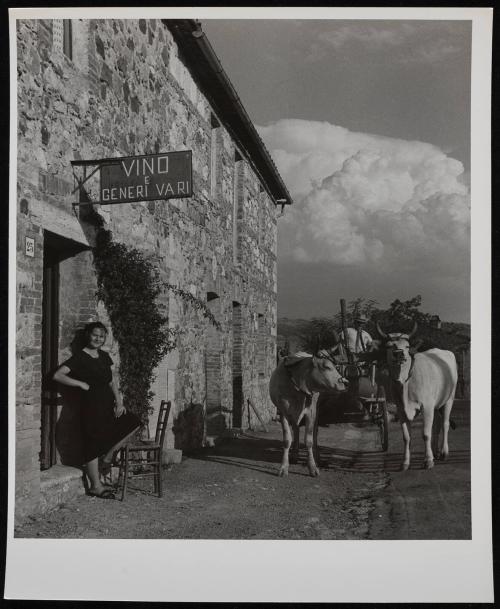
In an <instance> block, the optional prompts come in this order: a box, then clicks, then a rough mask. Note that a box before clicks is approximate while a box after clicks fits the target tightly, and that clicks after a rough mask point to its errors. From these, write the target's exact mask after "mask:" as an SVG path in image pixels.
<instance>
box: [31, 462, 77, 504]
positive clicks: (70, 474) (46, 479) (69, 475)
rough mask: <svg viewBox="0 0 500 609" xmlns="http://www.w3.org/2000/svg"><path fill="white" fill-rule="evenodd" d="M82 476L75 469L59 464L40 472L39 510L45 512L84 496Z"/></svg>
mask: <svg viewBox="0 0 500 609" xmlns="http://www.w3.org/2000/svg"><path fill="white" fill-rule="evenodd" d="M82 475H83V474H82V471H81V470H80V469H78V468H76V467H69V466H67V465H59V464H58V465H54V466H52V467H51V468H50V469H47V470H44V471H42V472H40V510H41V511H42V512H46V511H48V510H51V509H54V508H55V507H57V506H58V505H60V504H61V503H65V502H66V501H70V500H71V499H75V498H76V497H78V496H79V495H84V494H85V488H84V486H83V479H82Z"/></svg>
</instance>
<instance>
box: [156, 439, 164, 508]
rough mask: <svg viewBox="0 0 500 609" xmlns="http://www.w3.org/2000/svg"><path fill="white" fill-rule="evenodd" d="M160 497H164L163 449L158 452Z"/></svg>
mask: <svg viewBox="0 0 500 609" xmlns="http://www.w3.org/2000/svg"><path fill="white" fill-rule="evenodd" d="M157 460H158V465H157V467H158V497H162V496H163V478H162V474H163V451H162V450H161V449H159V450H158V459H157Z"/></svg>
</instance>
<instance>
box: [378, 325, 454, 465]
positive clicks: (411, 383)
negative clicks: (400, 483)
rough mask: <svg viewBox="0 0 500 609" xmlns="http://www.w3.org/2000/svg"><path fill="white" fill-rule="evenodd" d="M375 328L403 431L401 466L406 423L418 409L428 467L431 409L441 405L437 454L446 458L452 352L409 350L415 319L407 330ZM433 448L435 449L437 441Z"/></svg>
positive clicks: (406, 458) (406, 442)
mask: <svg viewBox="0 0 500 609" xmlns="http://www.w3.org/2000/svg"><path fill="white" fill-rule="evenodd" d="M377 330H378V332H379V334H380V336H381V337H382V338H383V339H384V341H385V348H386V353H387V365H388V367H389V375H390V379H391V383H392V392H393V395H394V399H395V401H396V405H397V408H398V418H399V420H400V422H401V427H402V431H403V439H404V459H403V464H402V469H404V470H406V469H408V467H409V466H410V440H411V426H410V423H411V421H413V419H414V418H415V415H416V414H417V413H418V412H420V411H421V412H422V415H423V438H424V443H425V456H424V467H425V468H426V469H430V468H431V467H433V465H434V455H433V452H432V440H433V438H432V428H433V422H434V411H436V410H439V409H441V408H442V409H443V412H442V432H443V440H442V446H441V451H440V455H439V456H440V458H441V459H446V458H447V457H448V453H449V448H448V431H449V428H450V412H451V408H452V406H453V400H454V398H455V390H456V386H457V377H458V373H457V363H456V360H455V356H454V354H453V353H452V352H451V351H445V350H443V349H429V350H428V351H424V352H422V353H415V354H413V353H412V350H411V349H410V338H411V337H412V336H413V334H415V332H416V330H417V324H416V323H415V325H414V327H413V330H412V331H411V333H410V334H400V333H391V334H385V333H384V332H383V331H382V330H381V329H380V326H379V325H378V324H377ZM435 450H436V451H437V443H436V446H435Z"/></svg>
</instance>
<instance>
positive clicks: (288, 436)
mask: <svg viewBox="0 0 500 609" xmlns="http://www.w3.org/2000/svg"><path fill="white" fill-rule="evenodd" d="M281 428H282V430H283V457H282V459H281V467H280V469H279V472H278V476H288V452H289V451H290V446H291V444H292V432H291V430H290V424H289V423H288V420H287V418H286V417H285V415H284V414H282V415H281Z"/></svg>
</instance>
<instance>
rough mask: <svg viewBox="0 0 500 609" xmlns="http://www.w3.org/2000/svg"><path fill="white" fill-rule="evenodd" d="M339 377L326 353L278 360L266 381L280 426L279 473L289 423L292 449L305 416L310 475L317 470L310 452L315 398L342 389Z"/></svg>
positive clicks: (284, 464)
mask: <svg viewBox="0 0 500 609" xmlns="http://www.w3.org/2000/svg"><path fill="white" fill-rule="evenodd" d="M346 382H347V381H345V379H343V378H342V377H341V375H340V373H339V372H338V370H337V369H336V367H335V365H334V363H333V362H332V361H331V360H330V359H329V358H326V357H317V356H311V355H310V354H308V353H297V354H295V355H291V356H289V357H285V358H284V359H283V360H281V362H280V363H279V364H278V366H277V367H276V369H275V370H274V372H273V373H272V375H271V379H270V381H269V395H270V397H271V400H272V402H273V404H274V405H275V406H276V408H277V409H278V412H279V414H280V419H281V427H282V429H283V458H282V461H281V467H280V469H279V472H278V475H279V476H286V475H288V464H289V461H288V453H289V450H290V446H291V444H292V435H291V430H290V426H291V427H292V429H293V433H294V452H297V453H298V448H299V424H300V422H301V420H302V419H303V418H304V419H305V432H304V441H305V445H306V448H307V466H308V468H309V473H310V474H311V476H318V475H319V470H318V468H317V466H316V462H315V460H314V455H313V445H314V446H315V445H316V438H315V437H314V442H313V435H314V436H316V434H317V407H316V406H317V402H318V397H319V395H320V394H321V393H332V392H338V391H343V390H344V389H345V388H346V387H345V383H346Z"/></svg>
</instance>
